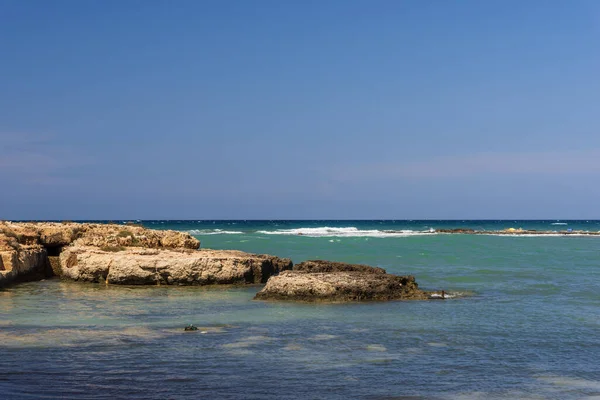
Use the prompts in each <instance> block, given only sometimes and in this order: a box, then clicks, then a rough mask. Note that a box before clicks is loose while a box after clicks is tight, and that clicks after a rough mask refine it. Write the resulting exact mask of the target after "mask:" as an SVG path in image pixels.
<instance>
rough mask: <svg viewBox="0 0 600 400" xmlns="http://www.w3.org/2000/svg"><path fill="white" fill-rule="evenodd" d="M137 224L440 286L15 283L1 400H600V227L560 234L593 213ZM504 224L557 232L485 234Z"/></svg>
mask: <svg viewBox="0 0 600 400" xmlns="http://www.w3.org/2000/svg"><path fill="white" fill-rule="evenodd" d="M117 222H118V223H125V222H128V221H117ZM136 222H137V223H140V224H143V225H144V226H146V227H149V228H155V229H175V230H178V231H183V232H189V233H190V234H192V235H194V236H195V237H197V238H198V239H200V240H201V245H202V247H203V248H214V249H239V250H243V251H247V252H252V253H268V254H273V255H277V256H281V257H289V258H291V259H292V260H293V261H294V262H295V263H298V262H301V261H304V260H309V259H326V260H336V261H344V262H350V263H361V264H368V265H372V266H378V267H383V268H385V269H386V270H387V271H388V272H389V273H393V274H401V275H407V274H411V275H414V276H415V277H416V280H417V282H418V283H419V286H420V287H421V288H423V289H426V290H445V291H446V292H447V293H448V294H449V295H450V296H449V297H450V298H448V299H446V300H439V301H438V300H436V301H392V302H363V303H359V302H356V303H337V304H326V303H316V304H312V303H293V302H267V301H256V300H253V297H254V295H255V294H256V292H257V291H259V290H260V289H261V286H260V285H257V286H219V287H184V286H151V287H148V286H140V287H135V286H115V285H105V284H92V283H76V282H67V281H61V280H60V279H47V280H44V281H39V282H30V283H23V284H19V285H16V286H13V287H10V288H6V289H3V290H0V398H2V399H278V400H280V399H372V400H376V399H377V400H384V399H386V400H392V399H396V400H400V399H404V400H408V399H411V400H416V399H561V400H562V399H567V400H568V399H589V400H591V399H600V236H577V235H564V234H561V233H560V232H561V231H563V232H564V231H566V230H568V229H572V230H574V231H577V230H584V231H593V232H597V231H600V221H592V220H590V221H563V220H552V221H511V220H503V221H468V220H465V221H459V220H454V221H434V220H424V221H390V220H382V221H347V220H343V221H136ZM441 228H444V229H452V228H472V229H478V230H486V231H489V232H490V234H489V235H463V234H438V233H435V232H434V231H435V230H436V229H441ZM509 228H515V229H519V228H522V229H536V230H544V231H556V234H555V235H551V236H538V235H535V234H533V235H526V236H520V235H514V236H511V235H508V236H506V235H503V236H499V235H494V234H493V231H497V230H503V229H509ZM189 324H194V325H196V326H197V327H199V330H198V331H194V332H185V331H184V327H185V326H187V325H189Z"/></svg>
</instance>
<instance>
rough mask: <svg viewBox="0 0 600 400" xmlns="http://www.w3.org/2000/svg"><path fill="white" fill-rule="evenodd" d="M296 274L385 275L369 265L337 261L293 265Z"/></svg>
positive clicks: (316, 261) (379, 269)
mask: <svg viewBox="0 0 600 400" xmlns="http://www.w3.org/2000/svg"><path fill="white" fill-rule="evenodd" d="M294 271H298V272H365V273H369V274H385V269H383V268H378V267H371V266H369V265H361V264H348V263H343V262H337V261H327V260H309V261H304V262H301V263H300V264H296V265H294Z"/></svg>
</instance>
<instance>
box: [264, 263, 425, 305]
mask: <svg viewBox="0 0 600 400" xmlns="http://www.w3.org/2000/svg"><path fill="white" fill-rule="evenodd" d="M255 298H256V299H258V300H295V301H365V300H413V299H415V300H417V299H418V300H425V299H428V298H429V293H427V292H424V291H422V290H420V289H419V286H418V285H417V283H416V282H415V278H414V277H413V276H397V275H391V274H388V273H386V271H385V270H384V269H382V268H375V267H369V266H366V265H356V264H345V263H338V262H331V261H321V260H314V261H306V262H304V263H300V264H298V265H296V266H295V267H294V269H293V271H284V272H282V273H281V274H279V275H277V276H272V277H271V278H269V280H268V281H267V284H266V285H265V287H264V288H263V290H261V291H260V292H258V293H257V294H256V297H255Z"/></svg>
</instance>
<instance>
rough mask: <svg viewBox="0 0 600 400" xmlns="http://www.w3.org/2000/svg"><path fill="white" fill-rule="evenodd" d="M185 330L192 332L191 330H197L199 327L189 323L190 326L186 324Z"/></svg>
mask: <svg viewBox="0 0 600 400" xmlns="http://www.w3.org/2000/svg"><path fill="white" fill-rule="evenodd" d="M183 330H184V331H186V332H190V331H197V330H198V327H197V326H194V325H192V324H189V325H188V326H186V327H185V328H184V329H183Z"/></svg>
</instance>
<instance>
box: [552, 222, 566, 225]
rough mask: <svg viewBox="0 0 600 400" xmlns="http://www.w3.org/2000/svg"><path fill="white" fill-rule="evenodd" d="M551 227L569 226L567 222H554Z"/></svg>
mask: <svg viewBox="0 0 600 400" xmlns="http://www.w3.org/2000/svg"><path fill="white" fill-rule="evenodd" d="M550 225H569V224H567V223H566V222H553V223H551V224H550Z"/></svg>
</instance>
